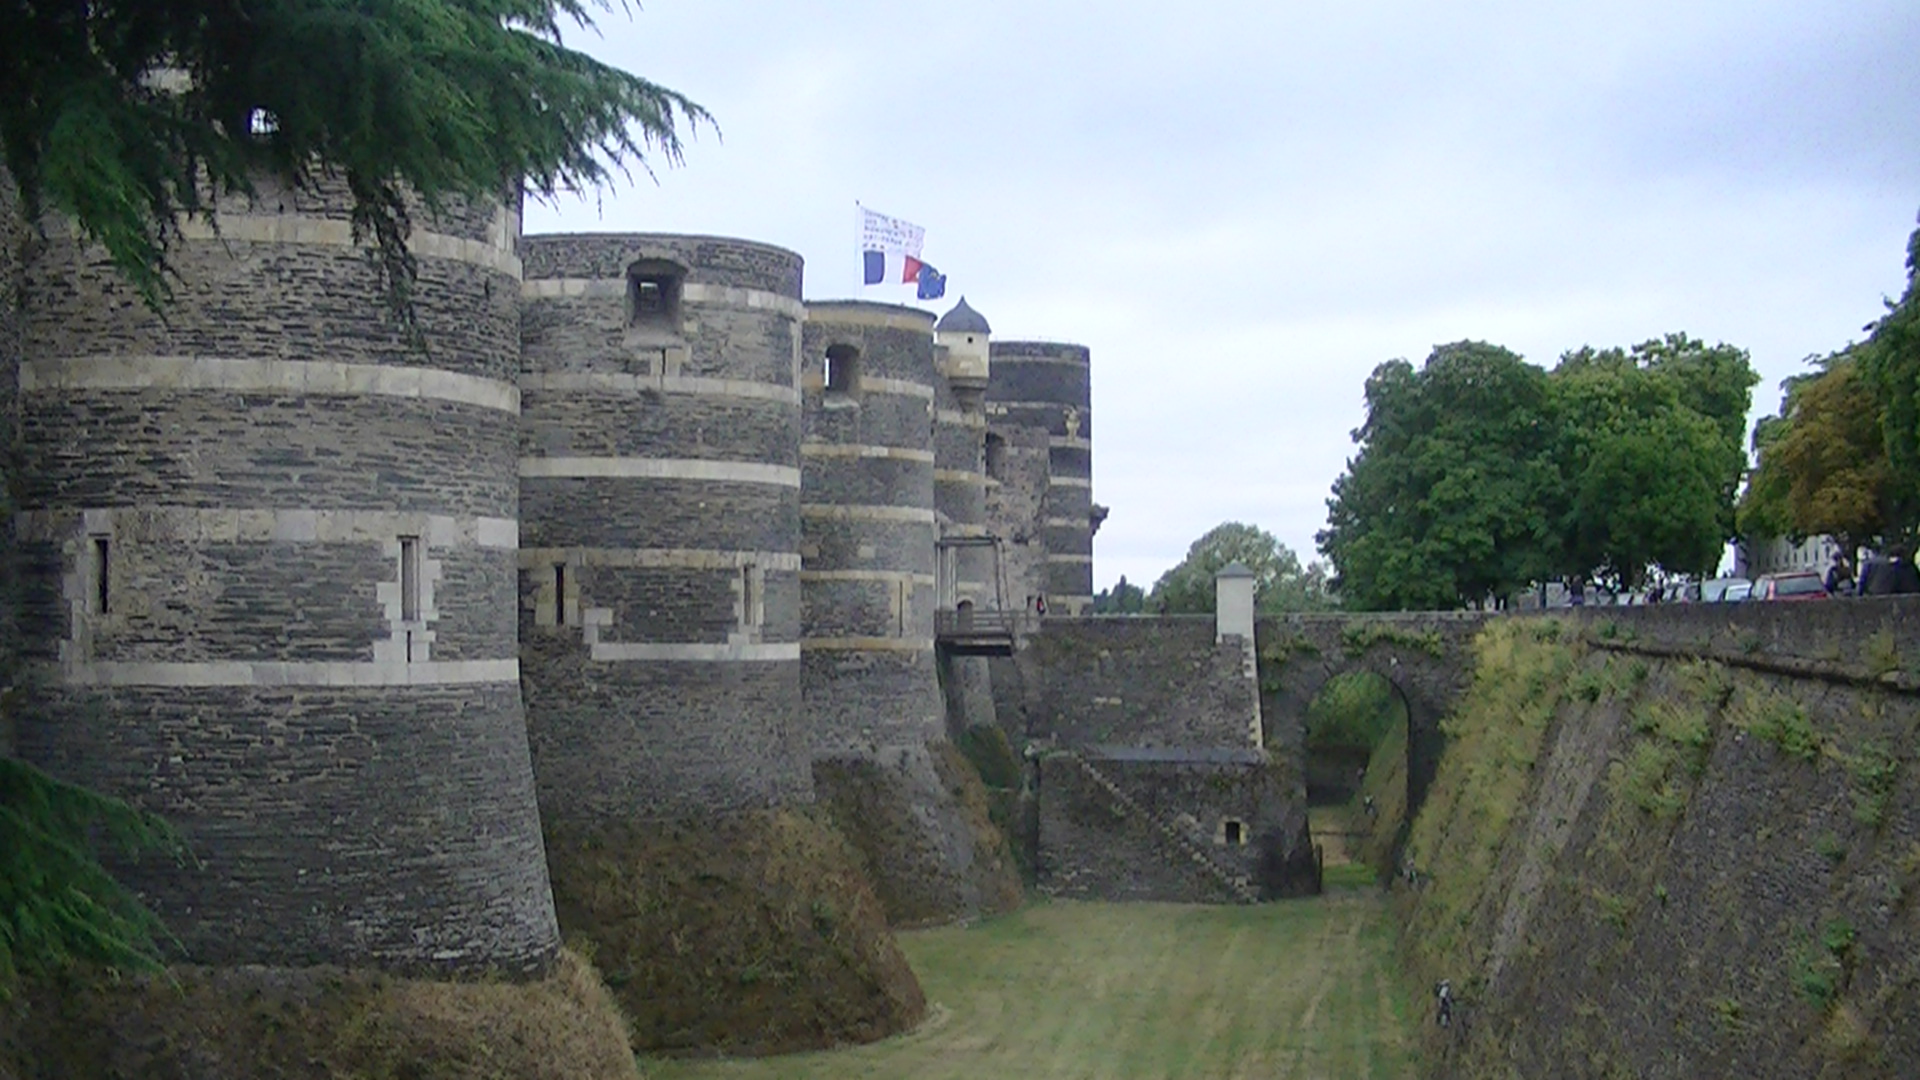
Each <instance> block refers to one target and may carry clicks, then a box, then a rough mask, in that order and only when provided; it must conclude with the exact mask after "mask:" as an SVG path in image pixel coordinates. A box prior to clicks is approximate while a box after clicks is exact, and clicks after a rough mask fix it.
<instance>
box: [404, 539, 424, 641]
mask: <svg viewBox="0 0 1920 1080" xmlns="http://www.w3.org/2000/svg"><path fill="white" fill-rule="evenodd" d="M400 621H401V622H409V623H411V622H419V621H420V538H419V537H417V536H403V537H401V538H400Z"/></svg>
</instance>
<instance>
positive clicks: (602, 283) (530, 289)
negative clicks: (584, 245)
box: [520, 277, 807, 319]
mask: <svg viewBox="0 0 1920 1080" xmlns="http://www.w3.org/2000/svg"><path fill="white" fill-rule="evenodd" d="M520 295H521V296H523V297H525V298H527V299H529V300H575V299H591V300H619V301H621V302H623V303H624V302H625V301H626V299H627V279H626V278H624V277H617V278H528V279H527V280H526V281H523V282H521V284H520ZM680 298H681V299H682V300H684V301H686V302H687V303H690V304H713V305H716V306H726V307H735V308H761V309H764V310H767V311H773V312H777V313H779V314H781V315H785V316H787V317H788V318H790V319H803V318H805V317H806V314H807V307H806V305H805V304H803V303H801V302H800V301H798V300H795V299H794V298H793V297H791V296H781V295H780V294H779V293H775V292H768V291H766V290H765V289H746V288H740V287H738V286H734V285H709V284H706V283H704V282H698V281H689V282H687V283H686V284H684V285H682V286H680Z"/></svg>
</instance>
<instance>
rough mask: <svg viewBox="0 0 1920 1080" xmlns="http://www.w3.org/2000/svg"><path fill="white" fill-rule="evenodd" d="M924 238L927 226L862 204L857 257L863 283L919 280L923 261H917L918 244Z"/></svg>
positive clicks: (919, 245)
mask: <svg viewBox="0 0 1920 1080" xmlns="http://www.w3.org/2000/svg"><path fill="white" fill-rule="evenodd" d="M926 239H927V230H925V229H923V228H921V227H920V226H918V225H915V224H914V223H912V222H911V221H906V220H904V219H901V218H897V217H888V216H887V215H885V214H877V213H874V212H873V211H872V210H869V209H867V208H866V207H864V206H863V207H861V208H860V259H861V263H862V269H863V270H864V273H863V275H862V276H863V278H864V280H865V282H866V284H868V285H883V284H885V283H887V282H888V281H896V282H898V283H900V284H902V285H917V284H919V282H920V271H921V268H922V267H923V266H924V265H925V264H924V263H922V262H921V261H920V248H921V245H923V244H924V243H925V242H926Z"/></svg>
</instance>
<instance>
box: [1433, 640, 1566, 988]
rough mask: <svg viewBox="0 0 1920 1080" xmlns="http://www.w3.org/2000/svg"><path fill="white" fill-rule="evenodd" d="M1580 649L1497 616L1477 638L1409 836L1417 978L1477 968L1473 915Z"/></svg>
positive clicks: (1562, 696) (1522, 797)
mask: <svg viewBox="0 0 1920 1080" xmlns="http://www.w3.org/2000/svg"><path fill="white" fill-rule="evenodd" d="M1584 652H1585V649H1584V646H1582V645H1581V644H1580V643H1579V642H1578V641H1577V640H1575V638H1574V635H1572V634H1571V633H1568V632H1566V631H1565V628H1564V627H1563V625H1562V624H1561V623H1559V622H1558V621H1555V620H1547V619H1509V620H1503V621H1500V622H1495V623H1492V624H1490V625H1489V626H1488V627H1487V628H1486V629H1485V630H1483V631H1481V633H1480V635H1479V637H1478V638H1476V639H1475V641H1474V646H1473V654H1474V661H1475V668H1474V677H1473V683H1472V685H1471V686H1470V687H1469V688H1468V690H1467V692H1466V694H1465V695H1464V696H1463V697H1462V699H1461V701H1460V702H1459V704H1458V706H1457V707H1456V708H1455V710H1454V712H1453V713H1452V715H1450V716H1449V717H1448V718H1447V719H1446V720H1445V721H1443V722H1442V725H1441V730H1442V731H1444V732H1445V733H1446V736H1447V740H1448V743H1447V750H1446V753H1445V754H1444V755H1442V756H1441V759H1440V768H1439V772H1438V774H1437V775H1436V777H1435V780H1434V783H1433V786H1432V787H1431V788H1430V789H1429V791H1428V794H1427V801H1426V804H1425V805H1424V806H1423V807H1422V808H1421V810H1420V814H1419V816H1418V818H1416V819H1415V821H1414V823H1413V826H1412V829H1411V830H1410V832H1409V834H1408V838H1407V849H1406V859H1407V861H1408V863H1409V864H1410V865H1411V866H1413V867H1414V868H1415V870H1416V871H1422V872H1426V873H1428V874H1429V875H1430V877H1429V879H1428V880H1427V881H1426V883H1425V884H1424V885H1423V886H1422V891H1421V893H1420V902H1419V904H1417V905H1416V906H1414V907H1413V908H1412V911H1411V915H1410V918H1409V921H1408V923H1407V926H1406V932H1405V936H1406V940H1407V941H1408V942H1410V943H1411V944H1412V947H1413V948H1412V952H1413V955H1414V956H1415V958H1416V960H1417V962H1418V967H1419V968H1420V969H1421V970H1419V971H1418V972H1416V976H1417V977H1418V978H1420V979H1424V978H1425V976H1426V974H1427V973H1429V972H1432V971H1452V972H1460V971H1470V970H1479V968H1480V966H1481V965H1480V960H1481V957H1480V956H1479V955H1477V953H1478V952H1479V951H1480V950H1482V949H1483V948H1484V947H1483V946H1482V945H1480V944H1478V943H1476V942H1475V941H1474V940H1473V937H1472V929H1473V921H1474V913H1475V910H1476V908H1477V907H1478V906H1479V905H1480V904H1481V903H1482V901H1483V899H1484V897H1485V896H1486V893H1487V889H1488V884H1489V880H1490V878H1491V877H1492V874H1493V872H1494V868H1495V865H1496V863H1497V862H1498V860H1499V857H1500V847H1501V845H1502V843H1504V841H1505V840H1506V836H1507V831H1508V826H1509V825H1510V824H1511V822H1512V820H1513V817H1514V815H1515V814H1516V813H1518V812H1519V811H1520V809H1521V808H1522V805H1523V801H1524V796H1525V794H1526V790H1527V785H1528V782H1529V778H1530V776H1531V773H1532V770H1533V765H1534V762H1535V760H1536V759H1537V758H1538V757H1539V754H1540V748H1541V741H1542V739H1543V738H1544V736H1545V735H1546V732H1547V728H1548V726H1549V724H1550V723H1551V722H1552V720H1553V715H1554V710H1555V708H1556V707H1558V705H1559V704H1560V702H1561V701H1562V700H1564V698H1565V696H1566V695H1567V693H1568V691H1569V688H1570V685H1571V682H1572V678H1573V675H1574V673H1575V671H1576V670H1577V668H1578V666H1579V664H1580V660H1581V657H1582V656H1583V654H1584Z"/></svg>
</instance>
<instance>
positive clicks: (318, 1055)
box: [0, 953, 636, 1080]
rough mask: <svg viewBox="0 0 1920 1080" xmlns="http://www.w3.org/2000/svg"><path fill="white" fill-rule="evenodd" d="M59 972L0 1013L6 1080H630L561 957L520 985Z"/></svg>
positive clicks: (587, 987) (614, 1019)
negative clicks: (545, 972)
mask: <svg viewBox="0 0 1920 1080" xmlns="http://www.w3.org/2000/svg"><path fill="white" fill-rule="evenodd" d="M168 975H169V977H168V978H139V979H131V980H126V981H116V980H114V979H112V978H109V977H107V976H105V975H103V974H101V973H98V972H74V973H72V974H71V975H70V977H68V978H66V979H62V980H57V981H48V982H41V983H36V984H29V985H26V986H23V987H22V988H21V992H20V993H18V994H17V995H16V996H15V997H14V998H13V999H12V1000H11V1001H9V1002H7V1003H6V1004H5V1005H4V1006H0V1077H5V1078H7V1080H75V1078H80V1077H115V1078H118V1080H189V1078H191V1080H254V1078H257V1077H279V1078H284V1080H337V1078H341V1077H352V1078H354V1080H634V1077H635V1076H636V1070H635V1065H634V1061H633V1054H632V1052H631V1051H629V1050H628V1049H627V1038H626V1025H625V1023H624V1021H623V1020H622V1019H621V1017H620V1014H619V1011H618V1010H617V1009H615V1007H614V1005H613V1002H612V1000H611V999H610V998H609V997H608V995H607V991H606V988H605V987H604V986H602V985H601V983H600V979H599V977H598V976H597V975H596V974H595V973H594V971H593V968H592V967H591V966H590V965H589V964H587V963H586V961H584V960H582V959H581V958H580V957H578V956H577V955H574V954H571V953H563V954H562V956H561V960H560V962H559V964H558V965H557V966H556V967H555V969H554V970H553V972H552V973H551V974H549V975H548V976H547V977H546V978H544V979H539V980H535V981H532V982H525V983H511V982H504V981H502V982H486V981H482V982H442V981H435V980H421V979H397V978H389V977H386V976H381V975H375V974H370V973H365V972H354V971H343V970H338V969H328V968H311V969H303V970H298V971H289V970H275V969H265V968H248V969H217V970H216V969H205V968H175V969H173V970H171V971H170V972H169V973H168Z"/></svg>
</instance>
